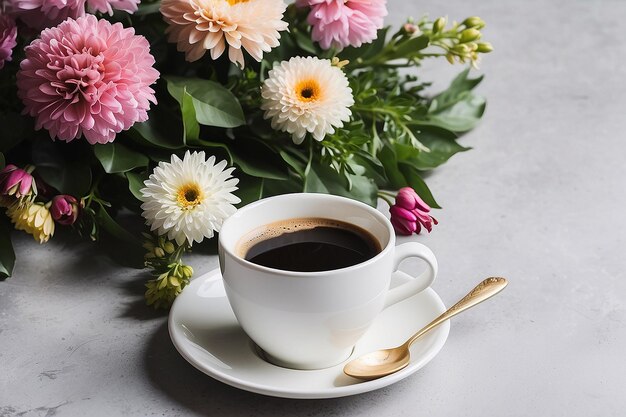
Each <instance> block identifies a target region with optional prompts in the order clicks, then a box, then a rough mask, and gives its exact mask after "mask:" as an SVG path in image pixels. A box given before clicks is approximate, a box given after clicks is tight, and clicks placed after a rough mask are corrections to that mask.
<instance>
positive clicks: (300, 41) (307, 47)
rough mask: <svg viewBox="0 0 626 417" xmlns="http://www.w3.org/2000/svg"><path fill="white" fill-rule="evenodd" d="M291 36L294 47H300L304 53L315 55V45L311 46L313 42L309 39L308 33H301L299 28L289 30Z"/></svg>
mask: <svg viewBox="0 0 626 417" xmlns="http://www.w3.org/2000/svg"><path fill="white" fill-rule="evenodd" d="M291 36H292V37H293V40H294V41H295V43H296V45H298V47H300V49H302V50H303V51H305V52H308V53H310V54H314V55H317V52H318V51H317V49H315V45H314V44H313V40H312V39H311V35H310V34H308V33H303V32H302V31H301V30H300V29H299V28H297V27H296V28H293V29H291Z"/></svg>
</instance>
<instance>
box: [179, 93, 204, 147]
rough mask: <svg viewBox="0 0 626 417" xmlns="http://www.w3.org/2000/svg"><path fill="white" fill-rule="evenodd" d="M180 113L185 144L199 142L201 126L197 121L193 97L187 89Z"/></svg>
mask: <svg viewBox="0 0 626 417" xmlns="http://www.w3.org/2000/svg"><path fill="white" fill-rule="evenodd" d="M180 111H181V114H182V116H183V135H184V138H185V139H184V140H185V143H189V142H190V141H194V140H197V139H198V137H200V125H199V124H198V121H197V120H196V109H195V107H194V105H193V97H191V95H190V94H189V93H188V92H187V87H185V88H184V89H183V96H182V98H181V103H180Z"/></svg>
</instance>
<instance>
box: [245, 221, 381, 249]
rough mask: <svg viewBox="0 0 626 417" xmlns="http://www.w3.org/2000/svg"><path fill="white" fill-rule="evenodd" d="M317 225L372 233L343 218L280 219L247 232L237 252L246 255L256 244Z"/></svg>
mask: <svg viewBox="0 0 626 417" xmlns="http://www.w3.org/2000/svg"><path fill="white" fill-rule="evenodd" d="M316 227H335V228H338V229H344V230H350V231H352V232H355V233H358V234H361V235H366V236H367V235H370V233H369V232H367V231H366V230H365V229H363V228H361V227H359V226H357V225H354V224H351V223H346V222H343V221H341V220H334V219H326V218H322V217H306V218H295V219H287V220H279V221H277V222H274V223H268V224H264V225H263V226H259V227H257V228H256V229H253V230H252V231H250V232H248V233H246V234H245V235H244V236H242V237H241V238H240V239H239V242H237V245H236V246H235V254H236V255H237V256H238V257H240V258H244V259H245V257H246V255H247V253H248V251H249V250H250V248H252V247H253V246H254V245H256V244H258V243H260V242H263V241H265V240H269V239H272V238H276V237H279V236H282V235H284V234H285V233H293V232H298V231H300V230H310V229H315V228H316Z"/></svg>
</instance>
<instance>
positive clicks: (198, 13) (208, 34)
mask: <svg viewBox="0 0 626 417" xmlns="http://www.w3.org/2000/svg"><path fill="white" fill-rule="evenodd" d="M286 8H287V6H286V5H285V3H284V2H283V0H163V1H162V2H161V9H160V10H161V14H163V17H164V19H165V21H166V22H167V23H168V25H169V26H168V28H167V30H166V33H167V34H168V35H169V38H168V39H169V41H170V42H176V44H177V48H178V50H179V51H181V52H185V59H187V61H190V62H193V61H196V60H198V59H200V58H201V57H202V56H204V54H205V53H206V51H208V50H210V51H211V58H213V59H217V58H219V57H220V56H221V55H222V53H223V52H224V50H225V49H226V44H228V58H229V59H230V60H231V61H232V62H235V63H237V64H238V65H239V67H241V68H243V67H244V60H243V52H242V48H243V49H245V50H246V51H247V52H248V53H249V54H250V55H251V56H252V57H253V58H254V59H256V60H257V61H259V62H260V61H261V58H262V57H263V52H269V51H270V50H271V49H272V48H274V47H276V46H278V45H279V42H278V38H280V34H279V33H278V32H279V31H282V30H287V28H288V24H287V22H284V21H283V20H282V18H283V13H284V12H285V9H286Z"/></svg>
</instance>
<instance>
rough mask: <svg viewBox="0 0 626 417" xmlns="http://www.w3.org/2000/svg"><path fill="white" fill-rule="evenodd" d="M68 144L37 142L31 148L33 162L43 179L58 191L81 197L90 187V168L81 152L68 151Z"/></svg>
mask: <svg viewBox="0 0 626 417" xmlns="http://www.w3.org/2000/svg"><path fill="white" fill-rule="evenodd" d="M68 146H70V145H68V144H66V143H59V142H52V141H40V142H38V143H37V146H34V147H33V150H32V159H33V164H34V165H35V167H36V170H37V172H38V173H39V174H40V175H41V177H42V178H43V179H44V181H45V182H47V183H48V184H50V185H51V186H52V187H54V188H56V189H57V190H58V191H59V192H60V193H62V194H69V195H73V196H75V197H82V196H85V195H86V194H87V193H88V192H89V188H90V187H91V168H90V166H89V165H88V160H87V158H85V157H84V155H83V156H81V153H82V152H69V151H67V149H66V148H67V147H68ZM81 149H82V148H81ZM87 152H88V151H87Z"/></svg>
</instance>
